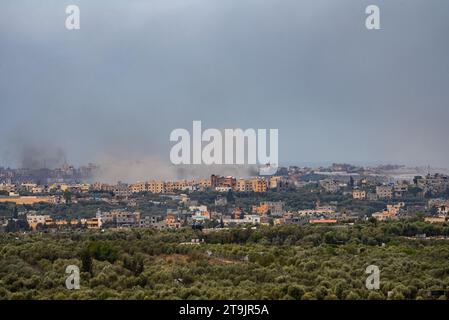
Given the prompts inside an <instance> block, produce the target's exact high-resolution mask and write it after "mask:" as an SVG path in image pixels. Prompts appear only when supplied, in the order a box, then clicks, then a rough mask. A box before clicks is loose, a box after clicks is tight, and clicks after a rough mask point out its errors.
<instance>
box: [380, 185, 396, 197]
mask: <svg viewBox="0 0 449 320" xmlns="http://www.w3.org/2000/svg"><path fill="white" fill-rule="evenodd" d="M376 196H377V198H378V199H392V198H393V188H392V187H390V186H377V187H376Z"/></svg>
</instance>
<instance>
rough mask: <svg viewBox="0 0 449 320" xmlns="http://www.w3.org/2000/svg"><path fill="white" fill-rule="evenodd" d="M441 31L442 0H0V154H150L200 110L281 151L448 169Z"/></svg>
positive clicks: (11, 160) (447, 16)
mask: <svg viewBox="0 0 449 320" xmlns="http://www.w3.org/2000/svg"><path fill="white" fill-rule="evenodd" d="M69 4H77V5H79V7H80V9H81V29H80V30H79V31H68V30H66V29H65V24H64V23H65V17H66V14H65V7H66V6H67V5H69ZM370 4H376V5H379V7H380V9H381V28H382V29H381V30H378V31H369V30H367V29H366V28H365V18H366V15H365V8H366V6H368V5H370ZM448 31H449V1H447V0H406V1H405V0H403V1H401V0H391V1H378V0H377V1H376V0H370V1H363V0H339V1H335V0H307V1H302V0H133V1H125V0H108V1H101V0H95V1H93V0H85V1H75V0H73V1H61V0H46V1H35V0H33V1H32V0H30V1H26V0H2V1H1V2H0V112H1V116H0V166H1V165H3V166H5V165H13V166H20V165H24V164H25V165H27V164H29V163H34V162H36V161H41V160H42V159H46V158H49V159H46V161H48V162H49V163H51V162H52V161H53V160H54V159H56V160H55V161H57V159H58V158H59V157H60V156H63V157H65V158H66V159H67V161H69V162H71V163H74V164H82V163H87V162H90V161H96V162H100V161H102V160H104V159H108V160H107V161H115V160H117V161H119V162H120V161H123V159H157V160H155V161H158V163H165V162H168V161H169V149H170V147H171V144H170V141H169V133H170V132H171V131H172V130H173V129H175V128H187V129H189V130H191V126H192V120H202V122H203V127H205V128H208V127H213V128H239V127H240V128H278V129H279V143H280V155H279V159H280V161H281V163H290V164H291V163H304V162H327V161H347V162H359V163H360V162H361V163H363V162H367V163H373V162H396V163H404V164H418V165H427V164H430V165H434V166H444V167H449V148H448V143H447V139H448V137H449V126H448V120H449V41H448V39H449V36H448ZM33 157H34V158H33ZM52 159H53V160H52ZM111 159H112V160H111ZM104 161H106V160H104ZM149 161H152V160H149Z"/></svg>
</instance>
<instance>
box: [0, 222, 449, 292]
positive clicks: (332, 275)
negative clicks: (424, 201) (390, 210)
mask: <svg viewBox="0 0 449 320" xmlns="http://www.w3.org/2000/svg"><path fill="white" fill-rule="evenodd" d="M420 233H426V234H427V235H428V236H434V237H435V238H433V239H419V238H415V235H416V234H420ZM447 235H449V227H448V226H435V225H428V224H424V223H420V222H391V223H374V222H366V223H364V224H359V225H353V226H349V225H348V226H334V227H332V226H312V225H308V226H304V227H298V226H283V227H263V228H258V229H231V230H222V231H212V232H209V233H202V232H200V231H193V230H190V229H184V230H178V231H165V232H159V231H153V230H124V231H105V232H100V231H71V232H67V233H27V234H19V233H16V234H13V233H2V234H0V298H3V299H200V298H202V299H387V298H390V299H430V298H432V299H437V298H440V299H442V298H445V296H444V290H446V289H449V262H448V261H449V260H448V259H449V242H448V240H445V239H439V238H437V236H447ZM197 238H199V239H204V242H201V241H200V244H186V243H184V242H190V241H191V239H197ZM372 264H373V265H377V266H378V267H379V268H380V270H381V277H380V290H368V289H366V287H365V280H366V277H367V276H368V275H367V274H365V269H366V267H367V266H369V265H372ZM68 265H77V266H79V268H80V270H81V288H80V289H79V290H68V289H66V287H65V280H66V278H67V276H68V274H66V273H65V269H66V267H67V266H68ZM435 292H437V294H435ZM438 292H440V293H438ZM432 293H433V296H432V295H431V294H432Z"/></svg>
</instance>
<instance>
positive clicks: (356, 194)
mask: <svg viewBox="0 0 449 320" xmlns="http://www.w3.org/2000/svg"><path fill="white" fill-rule="evenodd" d="M352 198H353V199H357V200H363V199H366V191H365V190H358V189H356V190H352Z"/></svg>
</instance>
